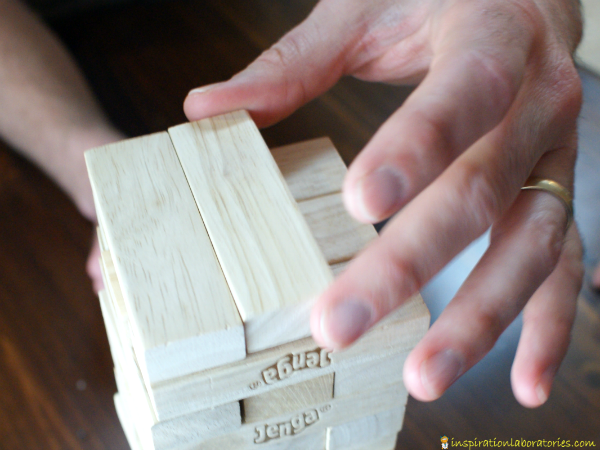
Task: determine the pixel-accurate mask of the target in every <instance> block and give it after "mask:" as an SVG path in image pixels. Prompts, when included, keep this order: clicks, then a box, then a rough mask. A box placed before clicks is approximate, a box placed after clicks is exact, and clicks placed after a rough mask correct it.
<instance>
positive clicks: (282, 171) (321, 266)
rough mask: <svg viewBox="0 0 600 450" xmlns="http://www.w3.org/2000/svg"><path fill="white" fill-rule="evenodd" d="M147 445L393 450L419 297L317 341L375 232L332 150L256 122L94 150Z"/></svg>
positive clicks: (106, 257) (121, 372)
mask: <svg viewBox="0 0 600 450" xmlns="http://www.w3.org/2000/svg"><path fill="white" fill-rule="evenodd" d="M86 161H87V165H88V171H89V174H90V179H91V182H92V187H93V191H94V197H95V202H96V208H97V212H98V222H99V227H98V234H99V240H100V245H101V249H102V258H101V265H102V268H103V272H104V282H105V287H106V289H105V290H104V291H103V292H101V293H100V302H101V306H102V313H103V315H104V320H105V323H106V329H107V334H108V338H109V341H110V346H111V351H112V354H113V359H114V363H115V377H116V380H117V386H118V390H119V392H118V393H117V394H116V395H115V404H116V407H117V412H118V414H119V417H120V420H121V422H122V424H123V428H124V430H125V433H126V435H127V438H128V440H129V443H130V445H131V447H132V449H134V450H138V449H139V450H150V449H155V450H184V449H185V450H187V449H198V450H213V449H214V450H224V449H251V448H253V449H254V448H256V449H261V448H265V449H269V450H274V449H298V450H341V449H344V450H348V449H364V450H366V449H369V450H391V449H393V448H394V446H395V442H396V435H397V433H398V431H399V430H400V428H401V426H402V419H403V415H404V406H405V404H406V400H407V392H406V390H405V388H404V385H403V383H402V365H403V362H404V360H405V358H406V356H407V354H408V352H409V351H410V350H411V349H412V348H413V346H414V345H415V344H416V343H417V342H418V341H419V339H420V338H421V337H422V336H423V334H424V333H425V331H426V329H427V327H428V325H429V315H428V312H427V309H426V307H425V306H424V304H423V302H422V300H421V299H420V297H419V296H415V297H414V298H412V299H411V300H410V301H409V302H407V303H406V304H405V305H404V306H403V307H402V308H400V309H399V310H397V311H396V312H394V313H393V314H391V315H390V316H388V317H387V318H386V319H384V320H383V321H381V322H380V323H379V324H377V325H376V326H375V327H374V328H373V329H372V330H371V331H369V332H368V333H367V334H366V335H365V336H364V337H363V338H361V339H360V340H359V341H358V342H357V343H356V344H354V345H353V346H351V347H350V348H348V349H346V350H343V351H339V352H333V353H331V352H329V351H327V350H326V349H321V348H318V347H317V345H316V344H315V342H314V341H313V340H312V338H311V337H310V329H309V313H310V307H311V304H312V302H311V300H314V299H315V298H316V296H317V295H318V294H319V293H320V292H321V291H323V289H324V288H325V287H326V286H327V285H328V284H329V283H330V282H331V281H332V280H333V276H334V275H335V274H337V273H339V272H340V271H342V270H343V268H344V266H345V264H346V263H347V262H348V261H349V260H350V259H351V258H352V257H353V256H354V255H355V254H356V253H357V252H358V251H359V250H360V249H361V248H362V247H364V246H365V245H366V244H367V243H368V242H369V241H370V240H371V239H373V238H374V237H375V236H376V232H375V230H374V229H373V227H372V226H370V225H365V224H359V223H357V222H355V221H353V220H352V219H351V218H350V217H349V216H348V215H347V213H346V212H345V210H344V207H343V204H342V200H341V194H340V190H341V185H342V179H343V177H344V175H345V173H346V167H345V165H344V163H343V161H342V160H341V158H340V157H339V154H338V153H337V151H336V150H335V148H334V147H333V145H332V144H331V142H330V141H329V140H328V139H318V140H314V141H309V142H306V143H300V144H294V145H290V146H286V147H281V148H278V149H275V150H273V151H272V152H270V151H269V149H268V148H267V147H266V145H265V143H264V141H263V140H262V138H261V136H260V133H259V132H258V129H257V128H256V126H255V124H254V123H253V122H252V120H251V119H250V117H249V115H248V114H247V113H245V112H243V111H240V112H235V113H231V114H226V115H223V116H219V117H214V118H211V119H205V120H202V121H199V122H195V123H190V124H184V125H180V126H177V127H174V128H171V129H169V131H168V133H167V132H164V133H157V134H153V135H149V136H144V137H141V138H136V139H130V140H126V141H123V142H119V143H116V144H112V145H108V146H105V147H100V148H97V149H93V150H91V151H89V152H88V153H87V154H86Z"/></svg>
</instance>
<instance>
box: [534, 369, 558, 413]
mask: <svg viewBox="0 0 600 450" xmlns="http://www.w3.org/2000/svg"><path fill="white" fill-rule="evenodd" d="M557 370H558V367H557V366H555V365H552V366H550V367H548V368H547V369H546V370H545V372H544V373H543V374H542V376H541V377H540V381H539V382H538V384H537V386H536V387H535V395H537V398H538V400H539V401H540V405H542V404H544V403H546V401H547V400H548V395H549V394H550V388H551V387H552V381H553V380H554V376H555V375H556V371H557Z"/></svg>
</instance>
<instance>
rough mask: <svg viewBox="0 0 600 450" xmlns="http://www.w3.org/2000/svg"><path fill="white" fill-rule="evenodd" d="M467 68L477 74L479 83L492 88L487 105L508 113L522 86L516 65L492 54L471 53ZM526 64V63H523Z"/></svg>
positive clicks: (488, 91)
mask: <svg viewBox="0 0 600 450" xmlns="http://www.w3.org/2000/svg"><path fill="white" fill-rule="evenodd" d="M468 58H469V59H468V61H467V62H466V67H469V70H471V71H472V72H473V73H475V74H477V77H478V79H479V83H480V84H481V85H483V86H490V87H491V88H490V89H488V90H487V92H486V94H487V96H488V99H487V104H488V106H489V107H492V108H494V109H496V110H498V111H506V110H507V109H508V108H509V106H510V104H511V103H512V101H513V99H514V97H515V95H516V93H517V90H518V86H519V84H520V81H521V80H520V77H517V76H516V74H517V73H520V70H519V68H518V67H515V64H514V63H513V64H511V63H510V62H509V61H507V60H506V56H500V55H496V54H493V53H491V52H486V53H483V52H471V54H470V55H469V56H468ZM522 64H524V61H523V62H522Z"/></svg>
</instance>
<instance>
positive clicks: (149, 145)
mask: <svg viewBox="0 0 600 450" xmlns="http://www.w3.org/2000/svg"><path fill="white" fill-rule="evenodd" d="M86 162H87V165H88V171H89V174H90V180H91V183H92V188H93V191H94V198H95V203H96V209H97V212H98V216H99V220H100V223H101V226H102V230H103V231H104V232H105V235H106V241H107V244H108V247H109V249H110V252H111V254H112V257H113V262H114V265H115V269H116V273H117V274H118V278H119V281H120V285H121V289H122V291H123V297H124V299H125V304H126V308H127V312H128V314H129V318H130V324H131V327H132V331H133V335H134V347H135V350H136V355H137V358H138V362H139V363H140V365H141V367H142V370H144V371H145V372H146V373H147V377H148V379H149V380H150V382H152V383H155V382H158V381H162V380H167V379H171V378H174V377H178V376H182V375H186V374H189V373H193V372H197V371H200V370H204V369H207V368H210V367H215V366H218V365H221V364H225V363H227V362H231V361H236V360H240V359H243V358H244V357H245V342H244V331H243V325H242V322H241V319H240V317H239V314H238V312H237V309H236V306H235V303H234V302H233V299H232V298H231V294H230V292H229V288H228V286H227V283H226V281H225V278H224V277H223V274H222V272H221V269H220V267H219V264H218V262H217V259H216V257H215V254H214V251H213V249H212V245H211V242H210V239H209V238H208V235H207V233H206V230H205V228H204V225H203V223H202V219H201V217H200V215H199V214H198V209H197V207H196V204H195V202H194V199H193V196H192V193H191V191H190V188H189V186H188V184H187V181H186V178H185V175H184V173H183V170H182V169H181V165H180V163H179V160H178V159H177V155H176V153H175V150H174V149H173V146H172V144H171V141H170V139H169V135H168V134H167V133H158V134H154V135H150V136H145V137H142V138H137V139H130V140H126V141H122V142H119V143H117V144H111V145H108V146H105V147H100V148H96V149H93V150H90V151H88V152H87V153H86Z"/></svg>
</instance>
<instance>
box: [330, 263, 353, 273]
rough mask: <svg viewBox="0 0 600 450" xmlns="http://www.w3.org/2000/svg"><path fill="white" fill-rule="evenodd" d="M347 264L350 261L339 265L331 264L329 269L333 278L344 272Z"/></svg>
mask: <svg viewBox="0 0 600 450" xmlns="http://www.w3.org/2000/svg"><path fill="white" fill-rule="evenodd" d="M348 264H350V261H344V262H341V263H336V264H331V265H330V266H329V267H331V271H332V272H333V276H334V277H337V276H338V275H339V274H341V273H342V272H343V271H344V270H346V267H348Z"/></svg>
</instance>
